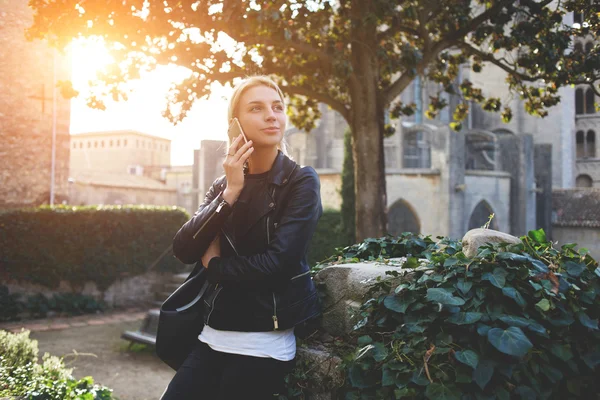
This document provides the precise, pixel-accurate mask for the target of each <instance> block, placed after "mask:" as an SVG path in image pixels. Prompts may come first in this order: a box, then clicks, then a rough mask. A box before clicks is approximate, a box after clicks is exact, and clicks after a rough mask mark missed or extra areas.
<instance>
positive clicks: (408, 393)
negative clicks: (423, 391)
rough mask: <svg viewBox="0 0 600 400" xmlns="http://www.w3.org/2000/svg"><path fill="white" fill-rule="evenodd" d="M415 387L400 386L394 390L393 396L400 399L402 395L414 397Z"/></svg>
mask: <svg viewBox="0 0 600 400" xmlns="http://www.w3.org/2000/svg"><path fill="white" fill-rule="evenodd" d="M416 393H417V392H416V391H415V389H409V388H406V387H405V388H402V389H396V390H394V396H395V398H396V399H401V398H403V397H414V396H415V395H416Z"/></svg>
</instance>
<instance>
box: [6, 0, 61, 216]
mask: <svg viewBox="0 0 600 400" xmlns="http://www.w3.org/2000/svg"><path fill="white" fill-rule="evenodd" d="M31 23H32V12H31V10H30V9H29V8H28V6H27V1H24V0H0V160H2V162H1V164H0V208H9V207H10V208H12V207H21V206H35V205H39V204H42V203H48V202H49V194H50V180H51V179H50V174H51V173H50V171H51V154H52V152H51V148H52V108H53V107H52V104H53V101H52V95H53V87H54V85H53V75H54V66H55V65H56V75H57V77H56V79H57V81H60V80H68V79H70V58H69V57H68V55H61V54H59V53H56V56H54V54H55V53H54V51H53V50H52V49H50V48H49V47H48V46H47V45H46V44H44V43H43V42H41V41H34V42H28V41H27V40H26V39H25V36H24V33H25V29H26V28H27V27H29V26H30V25H31ZM35 97H39V98H35ZM42 97H43V98H44V100H42V99H41V98H42ZM69 113H70V102H69V101H68V100H65V99H64V98H62V97H61V96H60V94H58V96H57V137H56V167H55V171H56V175H55V201H56V202H60V201H62V200H63V199H65V198H66V192H67V179H68V173H69V119H70V115H69Z"/></svg>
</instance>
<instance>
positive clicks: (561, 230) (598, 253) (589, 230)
mask: <svg viewBox="0 0 600 400" xmlns="http://www.w3.org/2000/svg"><path fill="white" fill-rule="evenodd" d="M552 240H553V241H555V242H558V246H562V245H563V244H567V243H577V247H578V248H580V249H581V248H586V249H588V250H589V251H590V254H591V256H592V257H594V258H595V259H597V260H598V259H600V228H597V227H585V226H559V225H553V227H552Z"/></svg>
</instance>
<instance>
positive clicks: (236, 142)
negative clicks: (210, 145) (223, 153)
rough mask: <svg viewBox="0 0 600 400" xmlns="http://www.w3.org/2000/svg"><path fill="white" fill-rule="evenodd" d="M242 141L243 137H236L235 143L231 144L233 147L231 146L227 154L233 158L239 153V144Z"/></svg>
mask: <svg viewBox="0 0 600 400" xmlns="http://www.w3.org/2000/svg"><path fill="white" fill-rule="evenodd" d="M241 139H242V135H238V137H236V138H235V139H234V140H233V142H231V146H229V149H228V150H227V154H229V155H230V156H232V155H234V154H235V153H236V152H237V148H238V144H239V143H240V140H241Z"/></svg>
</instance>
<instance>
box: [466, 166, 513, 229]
mask: <svg viewBox="0 0 600 400" xmlns="http://www.w3.org/2000/svg"><path fill="white" fill-rule="evenodd" d="M509 193H510V174H509V173H507V172H504V171H467V176H466V177H465V194H466V196H465V217H466V218H465V219H464V225H463V232H466V231H467V230H468V229H469V226H468V224H469V218H470V216H471V214H472V213H473V211H474V209H475V207H477V205H478V204H479V203H480V202H481V201H484V202H486V203H488V204H489V206H490V208H491V211H493V212H494V214H495V216H494V222H495V223H496V224H497V225H496V226H497V227H498V229H499V230H500V231H502V232H509V231H510V196H509Z"/></svg>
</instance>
